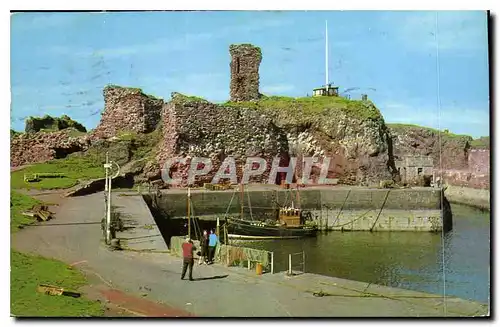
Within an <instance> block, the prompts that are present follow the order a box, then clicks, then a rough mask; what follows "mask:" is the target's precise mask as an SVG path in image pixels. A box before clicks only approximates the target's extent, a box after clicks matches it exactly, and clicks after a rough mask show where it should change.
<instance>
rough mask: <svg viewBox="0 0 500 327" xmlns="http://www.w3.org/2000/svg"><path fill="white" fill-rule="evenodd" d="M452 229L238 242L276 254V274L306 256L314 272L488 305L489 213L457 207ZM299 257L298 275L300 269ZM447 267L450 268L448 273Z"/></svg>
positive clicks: (308, 265)
mask: <svg viewBox="0 0 500 327" xmlns="http://www.w3.org/2000/svg"><path fill="white" fill-rule="evenodd" d="M452 211H453V230H452V231H451V232H449V233H446V234H445V235H444V238H443V237H442V234H441V233H435V234H434V233H422V232H379V233H370V232H344V233H342V232H329V233H324V234H319V235H318V237H317V238H310V239H302V240H280V241H276V240H274V241H271V240H269V241H246V242H243V241H239V242H238V243H239V244H242V245H243V244H245V245H246V246H249V247H254V248H259V249H266V250H269V251H273V252H274V257H275V270H276V271H284V270H287V268H288V254H289V253H298V252H302V251H304V252H305V257H306V260H305V269H306V271H307V272H309V273H317V274H322V275H327V276H334V277H340V278H347V279H352V280H358V281H363V282H368V283H376V284H381V285H386V286H393V287H400V288H406V289H411V290H416V291H423V292H428V293H434V294H443V292H446V294H447V295H452V296H457V297H460V298H463V299H469V300H474V301H479V302H482V303H487V302H488V301H489V293H490V292H489V288H490V213H489V212H483V211H480V210H477V209H474V208H471V207H467V206H462V205H452ZM301 261H302V257H301V256H300V255H297V256H294V257H293V260H292V263H293V269H294V270H301V267H300V262H301ZM443 266H444V267H445V269H444V270H443Z"/></svg>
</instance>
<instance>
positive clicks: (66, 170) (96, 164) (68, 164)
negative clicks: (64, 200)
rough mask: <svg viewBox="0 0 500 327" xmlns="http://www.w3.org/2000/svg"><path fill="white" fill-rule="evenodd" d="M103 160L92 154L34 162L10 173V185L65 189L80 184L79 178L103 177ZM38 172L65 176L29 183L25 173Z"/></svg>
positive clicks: (18, 187) (13, 186) (14, 186)
mask: <svg viewBox="0 0 500 327" xmlns="http://www.w3.org/2000/svg"><path fill="white" fill-rule="evenodd" d="M100 161H101V160H96V158H93V157H91V156H88V157H87V156H81V157H79V156H74V157H68V158H65V159H56V160H51V161H48V162H46V163H40V164H34V165H32V166H29V167H26V168H24V169H21V170H17V171H14V172H12V173H11V174H10V177H11V181H10V185H11V188H13V189H21V188H28V189H29V188H34V189H65V188H70V187H72V186H75V185H77V184H78V182H79V180H88V179H92V178H99V177H103V175H104V172H103V171H104V169H103V168H102V164H101V162H100ZM36 173H59V174H62V175H63V177H52V178H41V180H40V181H39V182H30V183H27V182H25V181H24V175H25V174H26V175H32V174H36Z"/></svg>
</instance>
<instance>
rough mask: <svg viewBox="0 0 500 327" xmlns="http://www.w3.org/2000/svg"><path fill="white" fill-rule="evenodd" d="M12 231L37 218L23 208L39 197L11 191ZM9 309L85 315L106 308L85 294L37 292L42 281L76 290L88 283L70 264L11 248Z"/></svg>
mask: <svg viewBox="0 0 500 327" xmlns="http://www.w3.org/2000/svg"><path fill="white" fill-rule="evenodd" d="M11 203H12V206H11V221H10V225H11V233H15V232H16V231H17V230H19V229H20V228H22V226H25V225H28V224H31V223H33V222H34V220H33V218H31V217H27V216H24V215H22V212H23V211H25V210H28V209H30V208H31V207H32V206H33V205H34V204H37V203H39V201H37V200H36V199H33V198H32V197H29V196H27V195H23V194H20V193H17V192H11ZM10 260H11V262H10V270H11V271H10V279H11V285H10V297H11V300H10V311H11V314H12V315H15V316H31V317H32V316H36V317H38V316H51V317H82V316H102V314H103V313H104V309H103V307H102V305H101V304H100V303H98V302H94V301H89V300H87V299H85V298H72V297H67V296H50V295H45V294H42V293H38V292H37V286H38V285H40V284H49V285H54V286H59V287H63V288H65V289H67V290H69V291H77V290H78V288H79V287H81V286H83V285H85V284H86V279H85V277H84V276H83V274H82V273H80V272H79V271H77V270H74V269H72V268H71V267H69V266H68V265H67V264H65V263H63V262H60V261H57V260H52V259H47V258H43V257H40V256H34V255H29V254H23V253H20V252H17V251H15V250H12V249H11V252H10Z"/></svg>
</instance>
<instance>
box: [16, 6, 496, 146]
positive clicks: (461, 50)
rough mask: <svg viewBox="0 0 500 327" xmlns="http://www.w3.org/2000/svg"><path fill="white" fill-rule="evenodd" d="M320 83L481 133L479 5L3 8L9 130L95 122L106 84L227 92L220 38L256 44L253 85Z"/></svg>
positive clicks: (484, 94)
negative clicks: (55, 119)
mask: <svg viewBox="0 0 500 327" xmlns="http://www.w3.org/2000/svg"><path fill="white" fill-rule="evenodd" d="M325 21H328V40H329V41H328V42H329V46H328V53H329V55H328V61H329V69H328V72H329V81H330V82H331V83H334V84H335V85H338V86H339V91H340V92H341V93H342V95H345V96H347V95H350V96H351V98H352V99H359V98H360V97H361V94H362V93H366V94H368V97H369V98H370V100H372V101H373V102H374V103H375V105H376V106H377V107H378V108H379V109H380V111H381V112H382V114H383V116H384V118H385V121H386V123H405V124H417V125H422V126H427V127H433V128H440V129H442V130H443V129H448V130H449V131H451V132H453V133H457V134H467V135H471V136H473V137H480V136H488V135H489V119H490V115H489V81H488V76H489V67H488V36H487V35H488V33H487V14H486V12H483V11H440V12H435V11H414V12H410V11H406V12H405V11H400V12H398V11H246V12H243V11H241V12H235V11H226V12H222V11H219V12H215V11H213V12H180V11H179V12H113V13H109V12H108V13H78V12H69V13H64V12H61V13H16V14H12V16H11V95H12V99H11V127H12V128H13V129H15V130H19V131H21V130H24V120H25V119H26V118H27V117H29V116H42V115H45V114H49V115H52V116H60V115H62V114H67V115H69V116H70V117H71V118H73V119H75V120H77V121H79V122H81V123H82V124H83V125H85V126H86V127H87V129H91V128H95V127H96V126H97V125H98V123H99V120H100V114H101V112H102V111H103V108H104V98H103V95H102V90H103V88H104V86H106V85H107V84H117V85H121V86H132V87H139V88H142V89H143V91H144V92H145V93H146V94H151V95H154V96H157V97H161V98H164V99H165V100H168V99H170V94H171V93H172V92H180V93H184V94H189V95H196V96H201V97H204V98H206V99H207V100H210V101H213V102H224V101H227V100H228V99H229V78H230V75H229V62H230V55H229V45H230V44H238V43H252V44H254V45H256V46H259V47H260V48H261V49H262V54H263V60H262V63H261V65H260V90H261V93H263V94H266V95H284V96H293V97H301V96H307V95H310V94H311V92H312V89H313V88H315V87H319V86H322V85H324V84H325Z"/></svg>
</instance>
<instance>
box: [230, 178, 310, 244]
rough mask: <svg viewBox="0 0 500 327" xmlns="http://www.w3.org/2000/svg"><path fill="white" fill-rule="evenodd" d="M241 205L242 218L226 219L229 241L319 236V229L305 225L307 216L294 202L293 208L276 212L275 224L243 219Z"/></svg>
mask: <svg viewBox="0 0 500 327" xmlns="http://www.w3.org/2000/svg"><path fill="white" fill-rule="evenodd" d="M242 192H243V188H242ZM242 198H243V196H242ZM249 201H250V199H249ZM241 203H242V210H241V215H240V218H235V217H226V228H227V234H228V238H229V239H254V240H258V239H290V238H303V237H314V236H316V234H317V231H318V229H317V227H316V226H307V225H306V224H305V222H306V220H307V218H306V215H304V214H303V212H302V210H301V209H299V208H295V207H294V206H293V201H292V206H291V207H280V208H279V209H276V210H275V212H274V214H275V221H273V222H264V221H256V220H253V219H252V220H247V219H243V202H241ZM250 209H251V207H250Z"/></svg>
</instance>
